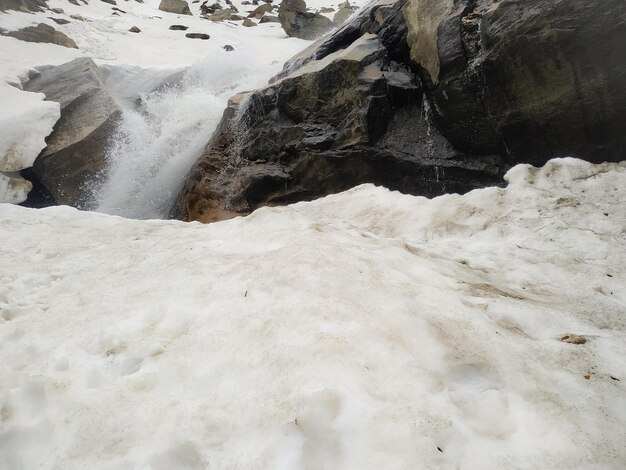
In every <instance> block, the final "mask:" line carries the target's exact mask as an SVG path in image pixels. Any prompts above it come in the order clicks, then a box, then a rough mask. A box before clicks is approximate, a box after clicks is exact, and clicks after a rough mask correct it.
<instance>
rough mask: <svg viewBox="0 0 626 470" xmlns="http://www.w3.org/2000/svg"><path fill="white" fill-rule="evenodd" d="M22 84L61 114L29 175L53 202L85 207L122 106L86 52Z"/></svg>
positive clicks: (86, 207)
mask: <svg viewBox="0 0 626 470" xmlns="http://www.w3.org/2000/svg"><path fill="white" fill-rule="evenodd" d="M24 90H26V91H32V92H38V93H44V94H45V95H46V100H49V101H56V102H58V103H59V104H60V105H61V118H60V119H59V121H58V122H57V123H56V125H55V126H54V130H53V131H52V133H51V134H50V135H49V136H48V137H47V138H46V143H47V146H46V148H45V149H44V150H43V151H42V152H41V154H40V155H39V156H38V157H37V159H36V160H35V163H34V165H33V170H32V176H33V178H34V179H35V180H36V181H35V182H36V183H37V184H38V185H39V184H40V185H41V186H42V187H43V188H45V190H46V192H47V193H48V194H49V195H50V196H51V197H52V198H53V199H54V201H55V202H56V203H57V204H68V205H71V206H74V207H78V208H83V209H88V208H90V207H89V196H90V194H89V191H88V190H87V188H93V181H94V180H95V179H97V177H98V176H99V175H100V174H101V172H102V171H103V168H104V165H105V155H106V150H107V146H108V138H109V137H110V135H111V134H112V132H113V131H114V129H115V126H116V125H117V123H118V120H119V119H120V116H121V110H120V109H119V108H118V106H117V104H116V103H115V101H114V100H113V98H112V97H111V96H110V95H109V93H108V92H107V90H106V88H105V86H104V83H103V79H102V76H101V74H100V71H99V70H98V68H97V66H96V64H95V63H94V62H93V61H92V60H91V59H89V58H79V59H75V60H73V61H71V62H68V63H66V64H63V65H60V66H58V67H50V68H48V69H45V70H43V71H41V72H40V74H39V75H37V76H35V77H34V78H32V79H31V80H29V81H28V82H26V83H25V84H24Z"/></svg>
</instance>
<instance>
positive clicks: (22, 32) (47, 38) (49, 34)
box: [5, 23, 78, 49]
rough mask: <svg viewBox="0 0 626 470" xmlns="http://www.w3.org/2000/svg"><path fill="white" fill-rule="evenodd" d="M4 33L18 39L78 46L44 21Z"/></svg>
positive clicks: (76, 47)
mask: <svg viewBox="0 0 626 470" xmlns="http://www.w3.org/2000/svg"><path fill="white" fill-rule="evenodd" d="M5 35H6V36H10V37H13V38H15V39H19V40H20V41H26V42H45V43H50V44H56V45H58V46H64V47H69V48H73V49H78V46H77V45H76V43H75V42H74V41H73V40H72V39H71V38H69V37H67V36H66V35H65V34H63V33H62V32H60V31H57V30H56V29H54V28H53V27H52V26H49V25H47V24H45V23H39V24H38V25H37V26H27V27H26V28H22V29H19V30H17V31H9V32H8V33H5Z"/></svg>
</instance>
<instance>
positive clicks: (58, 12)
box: [50, 8, 65, 15]
mask: <svg viewBox="0 0 626 470" xmlns="http://www.w3.org/2000/svg"><path fill="white" fill-rule="evenodd" d="M50 11H51V12H52V13H56V14H57V15H64V14H65V11H64V10H63V8H50Z"/></svg>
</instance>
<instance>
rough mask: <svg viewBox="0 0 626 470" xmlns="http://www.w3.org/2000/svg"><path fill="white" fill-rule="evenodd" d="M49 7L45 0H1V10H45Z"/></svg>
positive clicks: (26, 11) (27, 11) (28, 11)
mask: <svg viewBox="0 0 626 470" xmlns="http://www.w3.org/2000/svg"><path fill="white" fill-rule="evenodd" d="M47 8H48V4H47V3H46V1H45V0H0V11H9V10H15V11H22V12H24V13H31V12H39V11H44V10H46V9H47Z"/></svg>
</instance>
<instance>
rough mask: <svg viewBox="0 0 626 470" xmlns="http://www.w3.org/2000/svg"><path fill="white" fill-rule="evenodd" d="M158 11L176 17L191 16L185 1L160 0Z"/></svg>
mask: <svg viewBox="0 0 626 470" xmlns="http://www.w3.org/2000/svg"><path fill="white" fill-rule="evenodd" d="M159 10H161V11H166V12H168V13H176V14H178V15H191V10H190V9H189V5H188V4H187V2H186V1H185V0H161V3H160V4H159Z"/></svg>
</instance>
